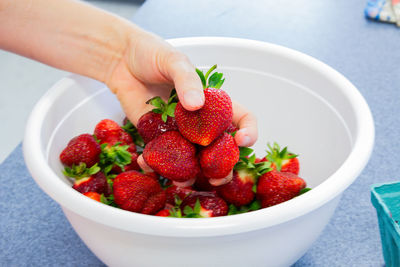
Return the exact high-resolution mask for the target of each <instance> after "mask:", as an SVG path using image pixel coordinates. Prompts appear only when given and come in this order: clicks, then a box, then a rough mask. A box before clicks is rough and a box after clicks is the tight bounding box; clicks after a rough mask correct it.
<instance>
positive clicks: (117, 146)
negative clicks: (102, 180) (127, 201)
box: [94, 119, 140, 174]
mask: <svg viewBox="0 0 400 267" xmlns="http://www.w3.org/2000/svg"><path fill="white" fill-rule="evenodd" d="M94 134H95V136H96V137H97V138H98V140H99V141H100V144H101V148H102V153H101V155H100V166H101V167H102V168H103V169H105V170H106V171H105V172H106V173H108V172H109V171H111V172H112V173H116V174H118V173H121V172H122V171H127V170H140V167H139V165H138V164H137V162H136V160H137V158H138V154H137V153H136V145H135V144H134V143H133V139H132V137H131V136H130V135H129V134H128V133H127V132H126V131H125V130H124V129H123V128H122V127H121V126H119V125H118V123H116V122H115V121H113V120H110V119H104V120H102V121H100V122H99V123H98V124H97V125H96V128H95V130H94Z"/></svg>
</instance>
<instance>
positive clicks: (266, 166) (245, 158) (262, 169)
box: [233, 147, 272, 178]
mask: <svg viewBox="0 0 400 267" xmlns="http://www.w3.org/2000/svg"><path fill="white" fill-rule="evenodd" d="M253 152H254V150H253V149H251V148H249V147H239V153H240V154H239V161H238V162H237V163H236V164H235V167H234V168H233V169H234V170H237V171H239V170H245V171H246V172H247V173H249V174H252V175H253V176H254V177H255V178H258V177H260V176H261V175H263V174H264V173H267V172H269V171H271V170H272V168H271V162H269V161H262V162H258V163H256V162H255V161H256V154H255V153H253Z"/></svg>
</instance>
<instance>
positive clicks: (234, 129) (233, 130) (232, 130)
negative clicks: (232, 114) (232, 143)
mask: <svg viewBox="0 0 400 267" xmlns="http://www.w3.org/2000/svg"><path fill="white" fill-rule="evenodd" d="M236 131H239V128H238V127H236V126H235V125H234V124H233V123H231V125H229V126H228V128H226V129H225V132H227V133H234V132H236Z"/></svg>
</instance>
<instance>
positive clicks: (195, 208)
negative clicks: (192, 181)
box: [181, 192, 228, 217]
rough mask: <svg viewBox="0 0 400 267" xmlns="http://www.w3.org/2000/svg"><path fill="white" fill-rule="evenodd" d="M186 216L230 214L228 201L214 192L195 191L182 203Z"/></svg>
mask: <svg viewBox="0 0 400 267" xmlns="http://www.w3.org/2000/svg"><path fill="white" fill-rule="evenodd" d="M181 210H182V213H183V214H184V215H185V217H217V216H224V215H227V214H228V205H227V204H226V202H225V201H224V200H223V199H222V198H220V197H218V196H217V195H216V194H215V193H212V192H193V193H191V194H190V195H188V196H187V197H186V198H185V199H184V200H183V201H182V204H181Z"/></svg>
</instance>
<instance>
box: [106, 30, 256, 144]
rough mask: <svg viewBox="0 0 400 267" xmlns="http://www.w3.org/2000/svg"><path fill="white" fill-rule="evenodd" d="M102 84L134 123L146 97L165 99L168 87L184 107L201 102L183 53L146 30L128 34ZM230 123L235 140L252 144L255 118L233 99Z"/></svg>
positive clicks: (192, 107) (147, 107)
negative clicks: (129, 35)
mask: <svg viewBox="0 0 400 267" xmlns="http://www.w3.org/2000/svg"><path fill="white" fill-rule="evenodd" d="M106 84H107V85H108V87H109V88H110V89H111V91H112V92H114V93H115V94H116V96H117V98H118V99H119V101H120V103H121V106H122V108H123V110H124V112H125V113H126V115H127V116H128V118H129V119H130V121H131V122H132V123H133V124H135V125H136V123H137V121H138V120H139V118H140V116H142V115H143V114H144V113H146V112H147V111H149V110H151V109H152V107H151V106H150V105H147V104H146V101H147V100H149V99H150V98H152V97H154V96H157V95H158V96H161V97H163V98H164V99H168V97H169V94H170V92H171V90H172V88H176V91H177V94H178V97H179V100H180V101H181V103H182V105H183V107H184V108H185V109H187V110H197V109H199V108H201V107H202V106H203V104H204V93H203V87H202V84H201V81H200V79H199V77H198V75H197V73H196V71H195V67H194V66H193V65H192V64H191V63H190V61H189V59H188V58H187V56H185V55H184V54H182V53H181V52H179V51H178V50H176V49H175V48H173V47H172V46H171V45H169V44H168V43H167V42H165V41H164V40H162V39H161V38H159V37H157V36H155V35H152V34H150V33H147V32H142V33H141V34H140V35H139V36H138V35H136V36H134V37H132V38H129V41H128V44H127V47H126V49H125V53H124V55H123V56H122V58H121V59H120V61H119V62H118V63H117V64H116V67H115V69H114V71H113V72H112V74H111V76H110V79H108V81H106ZM233 123H234V124H235V125H236V126H237V127H238V128H239V131H238V132H237V133H236V135H235V141H236V143H237V144H238V145H239V146H252V145H253V144H254V143H255V141H256V140H257V121H256V118H255V116H254V115H253V114H252V113H250V112H249V111H248V110H247V109H246V108H245V107H243V106H242V105H240V104H239V103H237V102H236V101H233Z"/></svg>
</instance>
